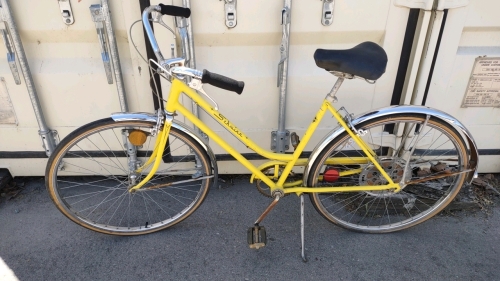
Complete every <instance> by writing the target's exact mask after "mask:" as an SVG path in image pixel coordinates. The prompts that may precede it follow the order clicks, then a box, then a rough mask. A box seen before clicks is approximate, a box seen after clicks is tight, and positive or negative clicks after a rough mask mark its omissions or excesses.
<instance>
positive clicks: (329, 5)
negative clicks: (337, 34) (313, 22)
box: [321, 0, 335, 26]
mask: <svg viewBox="0 0 500 281" xmlns="http://www.w3.org/2000/svg"><path fill="white" fill-rule="evenodd" d="M334 6H335V2H334V0H323V12H322V14H321V24H323V25H324V26H328V25H331V24H332V22H333V7H334Z"/></svg>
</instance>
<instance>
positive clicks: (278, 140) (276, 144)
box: [271, 130, 290, 153]
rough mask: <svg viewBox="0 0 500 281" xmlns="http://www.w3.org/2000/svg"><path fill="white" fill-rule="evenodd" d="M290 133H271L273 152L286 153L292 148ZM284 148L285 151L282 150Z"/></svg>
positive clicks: (286, 131)
mask: <svg viewBox="0 0 500 281" xmlns="http://www.w3.org/2000/svg"><path fill="white" fill-rule="evenodd" d="M289 144H290V131H288V130H285V131H284V132H279V131H272V132H271V150H272V151H273V152H276V153H285V151H287V150H288V149H289V148H290V145H289ZM283 148H284V150H282V149H283Z"/></svg>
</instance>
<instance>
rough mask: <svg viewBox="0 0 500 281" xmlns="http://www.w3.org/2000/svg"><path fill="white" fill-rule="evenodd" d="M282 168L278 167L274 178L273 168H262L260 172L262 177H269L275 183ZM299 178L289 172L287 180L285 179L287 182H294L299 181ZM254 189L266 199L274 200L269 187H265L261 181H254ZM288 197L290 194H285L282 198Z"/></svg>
mask: <svg viewBox="0 0 500 281" xmlns="http://www.w3.org/2000/svg"><path fill="white" fill-rule="evenodd" d="M283 168H284V167H281V166H280V167H279V170H278V176H277V177H274V169H275V168H274V166H273V167H267V168H264V169H262V170H261V172H262V173H264V175H266V176H269V178H270V179H271V180H273V181H277V180H278V179H279V177H280V176H281V173H282V172H283ZM299 178H300V177H299V176H296V175H295V173H294V172H290V174H289V175H288V178H287V181H294V180H297V179H299ZM255 187H257V190H258V191H259V193H260V194H262V195H264V196H266V197H269V198H274V197H273V196H272V195H271V191H270V188H269V186H267V185H266V184H265V183H264V182H262V180H260V179H257V180H256V181H255ZM288 195H290V193H285V195H284V196H288Z"/></svg>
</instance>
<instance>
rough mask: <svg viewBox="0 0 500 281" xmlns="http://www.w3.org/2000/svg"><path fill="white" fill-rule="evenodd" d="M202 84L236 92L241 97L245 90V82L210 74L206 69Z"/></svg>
mask: <svg viewBox="0 0 500 281" xmlns="http://www.w3.org/2000/svg"><path fill="white" fill-rule="evenodd" d="M201 83H208V84H210V85H212V86H215V87H218V88H221V89H224V90H228V91H232V92H235V93H237V94H238V95H241V93H242V92H243V88H244V87H245V82H243V81H237V80H234V79H232V78H229V77H226V76H223V75H220V74H217V73H213V72H210V71H208V70H206V69H204V70H203V76H202V77H201Z"/></svg>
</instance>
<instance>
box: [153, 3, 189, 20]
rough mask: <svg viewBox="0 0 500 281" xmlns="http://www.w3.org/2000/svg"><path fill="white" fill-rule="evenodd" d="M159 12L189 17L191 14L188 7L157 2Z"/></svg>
mask: <svg viewBox="0 0 500 281" xmlns="http://www.w3.org/2000/svg"><path fill="white" fill-rule="evenodd" d="M158 6H160V11H159V12H160V13H161V14H162V15H169V16H174V17H184V18H189V17H190V16H191V10H190V9H189V8H183V7H177V6H172V5H164V4H159V5H158Z"/></svg>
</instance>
